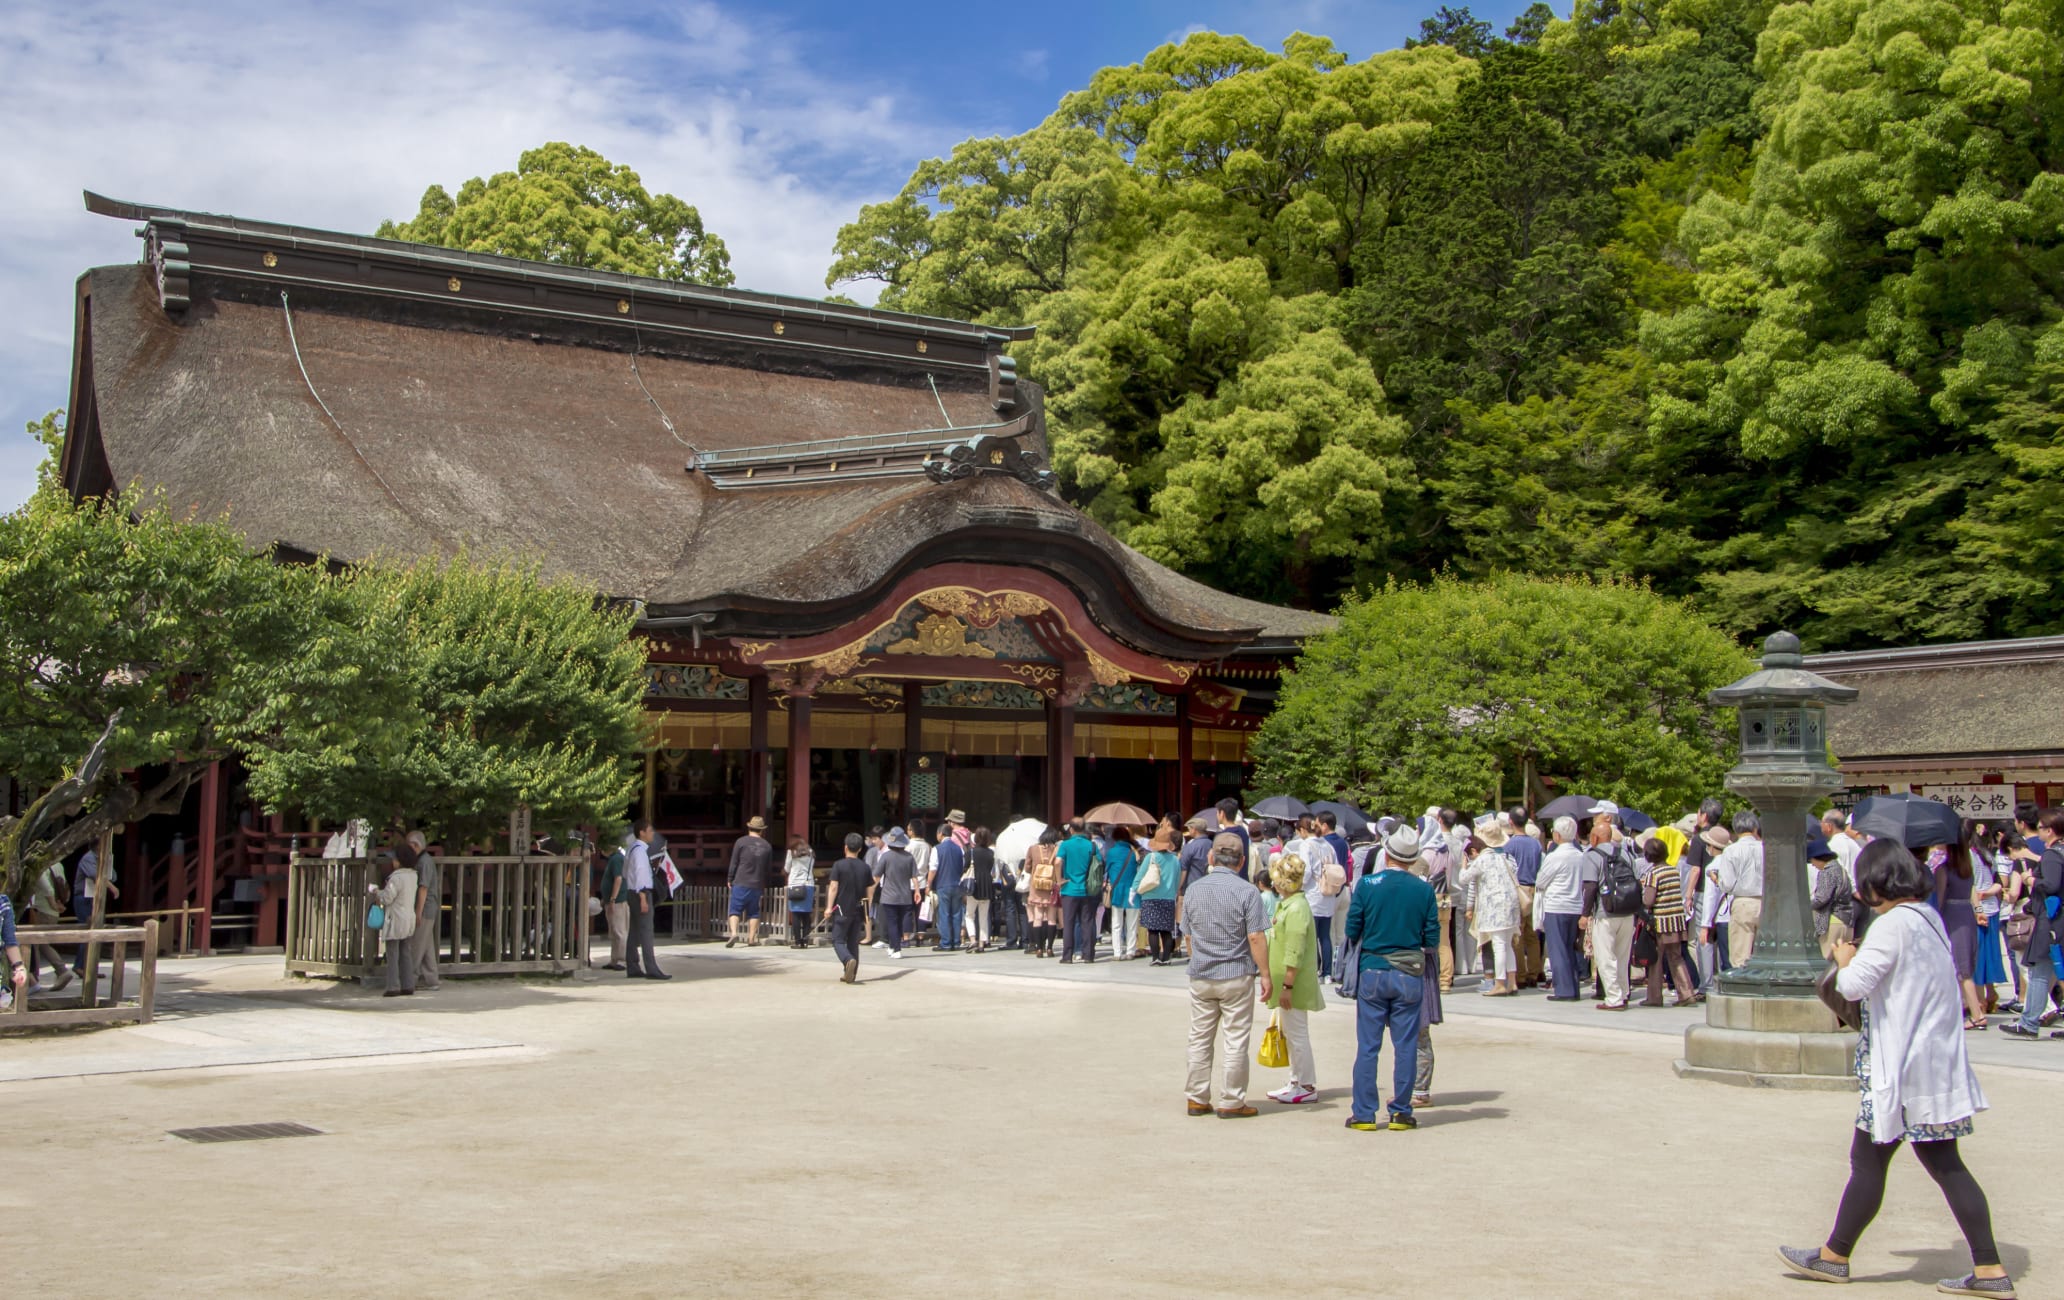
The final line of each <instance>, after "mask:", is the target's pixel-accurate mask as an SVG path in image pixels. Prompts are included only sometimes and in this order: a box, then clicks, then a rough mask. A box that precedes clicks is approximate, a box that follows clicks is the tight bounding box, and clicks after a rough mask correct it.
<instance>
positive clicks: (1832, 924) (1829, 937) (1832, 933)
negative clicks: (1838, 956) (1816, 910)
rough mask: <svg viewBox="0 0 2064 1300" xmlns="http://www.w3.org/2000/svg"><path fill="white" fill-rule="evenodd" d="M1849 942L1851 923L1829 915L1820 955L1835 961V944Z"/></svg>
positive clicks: (1821, 942) (1822, 937) (1731, 959)
mask: <svg viewBox="0 0 2064 1300" xmlns="http://www.w3.org/2000/svg"><path fill="white" fill-rule="evenodd" d="M1847 942H1849V923H1848V922H1847V921H1844V920H1843V919H1842V918H1841V917H1839V916H1831V917H1829V918H1828V923H1827V933H1826V934H1824V935H1822V936H1820V955H1821V956H1823V957H1825V958H1827V959H1828V960H1829V961H1833V960H1834V957H1835V945H1836V944H1838V943H1847ZM1728 960H1729V961H1733V960H1734V958H1733V957H1732V956H1729V957H1728Z"/></svg>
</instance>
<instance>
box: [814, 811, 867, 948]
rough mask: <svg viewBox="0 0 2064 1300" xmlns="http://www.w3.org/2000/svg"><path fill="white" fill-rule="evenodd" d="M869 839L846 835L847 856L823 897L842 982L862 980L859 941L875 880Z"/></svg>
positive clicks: (836, 867) (835, 867)
mask: <svg viewBox="0 0 2064 1300" xmlns="http://www.w3.org/2000/svg"><path fill="white" fill-rule="evenodd" d="M866 851H867V840H866V839H865V838H864V837H862V836H861V835H860V834H859V833H858V832H857V831H856V832H854V833H853V834H851V835H848V836H846V856H844V857H842V858H840V859H839V860H838V861H837V862H836V863H834V864H833V866H832V868H831V883H830V884H829V885H828V886H827V889H828V890H829V892H828V893H826V894H825V896H824V916H825V919H826V920H828V921H829V922H830V923H831V948H832V951H833V952H835V953H837V954H838V959H839V966H840V973H839V983H841V984H857V983H859V981H860V940H861V936H862V935H863V934H864V933H865V931H866V927H867V890H868V887H869V886H871V885H872V884H873V883H874V877H873V875H872V873H870V872H869V871H868V869H867V859H866V858H864V857H862V856H861V855H862V854H863V853H865V852H866Z"/></svg>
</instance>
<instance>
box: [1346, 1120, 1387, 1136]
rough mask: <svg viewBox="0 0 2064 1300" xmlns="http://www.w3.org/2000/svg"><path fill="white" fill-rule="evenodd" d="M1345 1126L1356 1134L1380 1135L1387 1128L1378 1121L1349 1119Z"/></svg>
mask: <svg viewBox="0 0 2064 1300" xmlns="http://www.w3.org/2000/svg"><path fill="white" fill-rule="evenodd" d="M1347 1126H1348V1127H1349V1128H1351V1129H1353V1130H1354V1131H1355V1132H1357V1133H1381V1132H1382V1131H1383V1130H1384V1129H1385V1128H1387V1127H1389V1126H1388V1125H1386V1124H1385V1123H1384V1122H1383V1121H1382V1120H1380V1119H1351V1120H1349V1121H1347Z"/></svg>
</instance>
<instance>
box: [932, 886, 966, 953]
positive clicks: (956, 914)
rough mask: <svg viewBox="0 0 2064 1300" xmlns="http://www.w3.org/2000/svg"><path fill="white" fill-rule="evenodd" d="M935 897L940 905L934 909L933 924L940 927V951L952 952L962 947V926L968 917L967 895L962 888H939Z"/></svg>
mask: <svg viewBox="0 0 2064 1300" xmlns="http://www.w3.org/2000/svg"><path fill="white" fill-rule="evenodd" d="M935 897H936V898H937V899H938V900H939V905H938V906H937V907H936V908H934V909H933V910H932V924H933V925H935V926H937V927H938V929H939V951H940V952H952V951H953V950H954V949H956V948H958V947H960V926H961V922H962V921H963V920H965V919H966V917H967V895H966V894H965V893H964V892H962V891H961V890H958V889H956V890H953V891H952V892H950V893H949V892H947V891H946V890H943V889H942V890H939V891H938V893H937V894H936V895H935Z"/></svg>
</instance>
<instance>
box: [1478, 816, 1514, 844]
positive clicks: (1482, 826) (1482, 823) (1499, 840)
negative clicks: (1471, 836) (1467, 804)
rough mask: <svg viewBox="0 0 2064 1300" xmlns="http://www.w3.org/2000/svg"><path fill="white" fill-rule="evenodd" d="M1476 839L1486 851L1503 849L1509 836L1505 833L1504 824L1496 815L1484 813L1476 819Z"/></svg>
mask: <svg viewBox="0 0 2064 1300" xmlns="http://www.w3.org/2000/svg"><path fill="white" fill-rule="evenodd" d="M1476 838H1478V839H1479V840H1482V841H1483V846H1484V847H1485V848H1487V849H1500V848H1503V847H1505V843H1506V841H1507V840H1509V839H1510V838H1511V836H1509V835H1507V834H1506V833H1505V824H1504V822H1502V821H1500V820H1499V817H1498V814H1497V813H1485V814H1484V815H1483V816H1481V817H1479V818H1477V819H1476Z"/></svg>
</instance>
